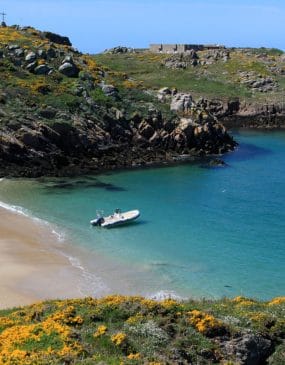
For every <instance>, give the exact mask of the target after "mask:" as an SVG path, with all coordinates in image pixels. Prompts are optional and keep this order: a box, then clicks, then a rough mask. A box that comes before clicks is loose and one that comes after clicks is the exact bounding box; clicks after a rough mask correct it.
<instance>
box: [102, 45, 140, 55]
mask: <svg viewBox="0 0 285 365" xmlns="http://www.w3.org/2000/svg"><path fill="white" fill-rule="evenodd" d="M134 52H135V50H134V48H130V47H124V46H117V47H114V48H110V49H106V50H105V51H104V53H110V54H122V53H134Z"/></svg>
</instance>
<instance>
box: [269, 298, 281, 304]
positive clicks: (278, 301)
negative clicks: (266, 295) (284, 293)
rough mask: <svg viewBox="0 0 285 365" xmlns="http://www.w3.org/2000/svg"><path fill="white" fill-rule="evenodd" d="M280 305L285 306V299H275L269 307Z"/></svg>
mask: <svg viewBox="0 0 285 365" xmlns="http://www.w3.org/2000/svg"><path fill="white" fill-rule="evenodd" d="M279 304H285V297H277V298H274V299H272V300H271V301H270V302H269V303H268V305H279Z"/></svg>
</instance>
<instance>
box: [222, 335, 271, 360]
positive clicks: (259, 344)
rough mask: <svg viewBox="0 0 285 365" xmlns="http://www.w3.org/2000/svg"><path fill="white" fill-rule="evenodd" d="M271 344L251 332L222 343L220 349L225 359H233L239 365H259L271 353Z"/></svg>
mask: <svg viewBox="0 0 285 365" xmlns="http://www.w3.org/2000/svg"><path fill="white" fill-rule="evenodd" d="M271 347H272V342H271V341H270V340H269V339H266V338H264V337H262V336H261V335H259V334H254V333H252V332H248V333H243V334H240V335H237V336H236V337H235V338H233V339H231V340H229V341H225V342H223V343H222V345H221V348H222V350H223V352H224V354H225V356H227V358H231V357H232V358H233V359H234V361H235V362H236V363H238V364H240V365H260V364H263V363H264V360H265V359H267V358H268V356H269V355H270V353H271V351H272V348H271Z"/></svg>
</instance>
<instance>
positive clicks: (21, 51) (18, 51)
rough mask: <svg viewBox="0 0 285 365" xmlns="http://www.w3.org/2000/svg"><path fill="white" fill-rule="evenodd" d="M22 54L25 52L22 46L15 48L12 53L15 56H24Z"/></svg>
mask: <svg viewBox="0 0 285 365" xmlns="http://www.w3.org/2000/svg"><path fill="white" fill-rule="evenodd" d="M24 54H25V52H24V50H23V48H17V49H16V50H15V52H14V55H15V56H16V57H24Z"/></svg>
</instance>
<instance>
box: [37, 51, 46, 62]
mask: <svg viewBox="0 0 285 365" xmlns="http://www.w3.org/2000/svg"><path fill="white" fill-rule="evenodd" d="M38 56H39V58H43V59H44V60H45V59H46V58H47V52H46V50H45V49H39V50H38Z"/></svg>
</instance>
